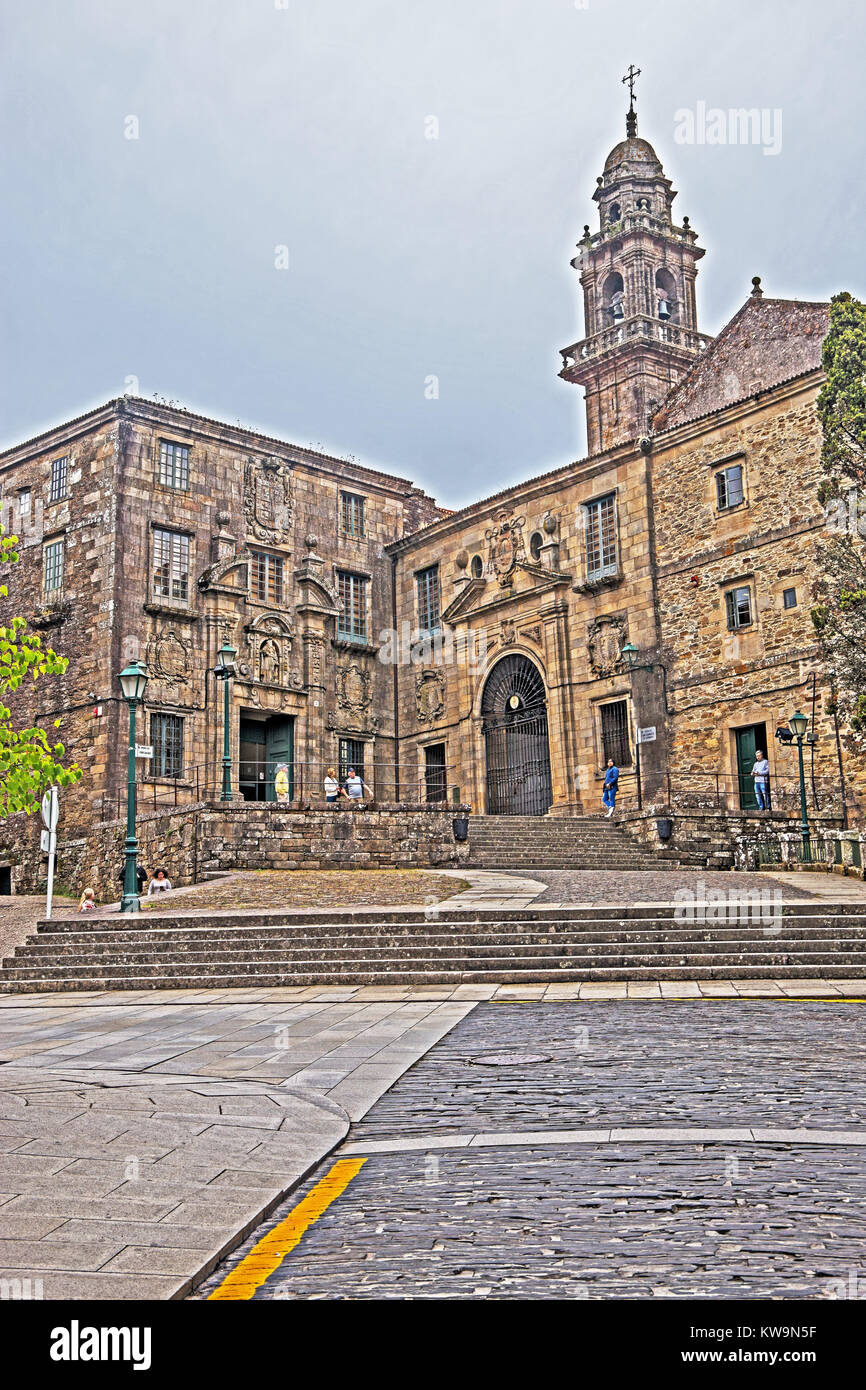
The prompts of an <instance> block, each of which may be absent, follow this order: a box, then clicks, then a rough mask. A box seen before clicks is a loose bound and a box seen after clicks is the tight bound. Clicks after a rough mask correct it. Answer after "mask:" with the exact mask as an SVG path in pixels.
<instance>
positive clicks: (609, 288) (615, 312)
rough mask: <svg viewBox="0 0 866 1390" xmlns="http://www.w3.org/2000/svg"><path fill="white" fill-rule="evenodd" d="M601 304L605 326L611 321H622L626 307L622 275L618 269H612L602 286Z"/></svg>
mask: <svg viewBox="0 0 866 1390" xmlns="http://www.w3.org/2000/svg"><path fill="white" fill-rule="evenodd" d="M601 306H602V320H603V326H604V327H606V326H608V325H609V324H611V323H622V321H623V319H624V318H625V307H624V305H623V283H622V276H621V275H620V273H619V271H618V270H612V271H611V272H610V274H609V275H608V276H607V278H606V279H605V281H604V284H603V285H602V287H601Z"/></svg>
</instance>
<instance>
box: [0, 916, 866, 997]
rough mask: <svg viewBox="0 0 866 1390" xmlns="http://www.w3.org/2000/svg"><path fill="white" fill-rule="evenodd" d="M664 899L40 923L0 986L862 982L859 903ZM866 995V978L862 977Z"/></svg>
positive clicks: (865, 958)
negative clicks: (728, 904) (686, 904)
mask: <svg viewBox="0 0 866 1390" xmlns="http://www.w3.org/2000/svg"><path fill="white" fill-rule="evenodd" d="M677 912H682V909H681V908H680V909H675V908H674V907H673V906H643V907H614V906H611V907H587V906H579V907H578V906H575V907H572V906H569V907H556V906H550V907H537V908H522V909H510V910H505V911H502V910H496V909H492V908H464V909H459V908H455V907H452V908H449V907H448V904H447V901H446V902H445V903H443V904H442V905H441V907H440V908H438V909H437V908H427V909H420V908H404V909H399V908H394V909H376V908H368V909H356V910H354V911H350V912H346V913H333V912H331V913H327V912H320V913H303V914H296V915H294V916H292V915H291V914H288V913H279V912H247V913H234V914H228V913H226V914H221V915H217V914H208V915H207V916H203V915H198V914H190V915H188V916H181V915H176V916H172V917H170V918H168V917H166V918H159V919H152V920H148V917H147V915H146V914H142V915H141V916H138V917H134V918H130V917H120V916H113V917H109V916H105V917H98V918H93V919H89V920H88V921H87V922H86V924H85V922H83V921H82V920H80V919H58V920H54V921H51V922H42V923H40V924H39V928H38V931H37V933H36V934H35V935H34V936H32V937H30V938H29V939H28V940H27V941H26V942H25V944H24V945H22V946H19V947H18V948H17V949H16V951H15V954H14V955H13V956H12V957H11V959H9V960H6V961H4V962H3V967H2V970H0V991H6V992H11V993H31V992H40V991H51V990H112V989H126V990H130V989H190V988H196V989H201V988H213V989H225V988H231V987H241V988H245V987H246V988H249V987H266V986H280V985H340V984H346V985H363V984H370V985H420V984H451V985H458V984H473V983H483V984H494V983H515V982H517V983H527V984H528V983H530V982H533V981H536V982H553V981H575V980H659V981H660V980H684V979H692V980H707V979H709V980H712V979H734V980H737V979H754V980H758V979H768V978H787V979H795V980H796V979H806V980H811V979H839V978H863V979H864V980H866V911H864V909H863V908H862V906H861V905H860V904H856V903H843V904H832V903H815V902H805V901H804V902H790V903H786V904H785V905H784V911H783V913H782V914H781V915H780V916H779V917H778V918H776V919H775V920H771V921H767V922H764V921H761V920H760V919H759V920H755V921H734V922H707V921H702V920H695V921H688V920H684V919H683V918H682V916H678V915H677ZM864 993H866V985H864Z"/></svg>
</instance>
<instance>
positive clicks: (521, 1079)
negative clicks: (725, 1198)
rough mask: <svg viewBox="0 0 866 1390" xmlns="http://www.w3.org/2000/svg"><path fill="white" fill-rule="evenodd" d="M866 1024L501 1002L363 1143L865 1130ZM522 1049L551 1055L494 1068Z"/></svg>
mask: <svg viewBox="0 0 866 1390" xmlns="http://www.w3.org/2000/svg"><path fill="white" fill-rule="evenodd" d="M864 1021H866V1007H864V1006H863V1005H860V1004H856V1003H853V1002H852V1003H845V1002H838V1003H837V1002H836V1001H833V1000H827V1001H823V1000H822V1001H820V1002H817V1003H806V1002H804V1001H801V1000H797V1001H795V1000H784V1001H778V1002H777V1001H776V1000H764V999H760V1000H758V999H748V1000H746V999H742V1000H727V999H724V1000H722V999H720V1000H696V1001H695V1002H694V1003H692V1002H691V1001H689V1000H680V1001H678V1002H677V1003H676V1004H666V1003H652V1002H647V1003H644V1002H643V1001H641V1000H632V1001H629V1002H628V1003H627V1004H626V1005H621V1004H618V1003H613V1002H606V1001H605V1002H602V1001H599V1002H597V1003H596V1002H594V1003H587V1004H583V1003H578V1004H572V1003H562V1004H539V1005H530V1004H506V1003H498V1002H497V1003H493V1004H489V1005H487V1006H485V1007H480V1008H478V1009H476V1010H475V1012H474V1013H473V1014H472V1015H471V1016H470V1017H469V1018H467V1019H465V1020H464V1021H463V1023H461V1024H460V1026H459V1027H458V1028H456V1029H455V1030H454V1032H453V1033H452V1034H451V1035H450V1036H449V1037H447V1038H444V1039H443V1041H442V1042H441V1043H439V1045H438V1046H437V1047H436V1049H435V1051H434V1052H432V1053H430V1054H429V1055H428V1056H427V1057H426V1058H424V1059H423V1060H422V1061H421V1062H419V1063H418V1065H417V1066H415V1067H413V1068H412V1070H411V1071H410V1072H409V1073H408V1074H407V1075H406V1076H404V1078H403V1080H402V1081H401V1082H400V1085H399V1086H397V1087H395V1088H394V1089H393V1090H392V1091H391V1092H390V1093H389V1094H388V1095H386V1096H383V1097H382V1099H381V1100H380V1101H379V1103H378V1104H377V1105H376V1106H375V1108H374V1109H373V1110H372V1111H371V1113H370V1114H369V1115H368V1116H367V1118H366V1120H365V1121H364V1122H363V1124H362V1125H360V1126H359V1128H358V1129H357V1130H356V1131H355V1132H354V1133H353V1136H352V1137H353V1138H364V1139H380V1138H386V1137H390V1136H392V1135H394V1134H396V1133H402V1132H404V1131H406V1132H410V1133H412V1134H413V1135H420V1134H430V1135H433V1134H449V1133H452V1134H454V1133H462V1132H465V1131H467V1130H472V1131H479V1132H484V1131H498V1130H504V1129H509V1130H517V1129H532V1130H536V1129H541V1128H543V1127H544V1126H549V1127H550V1128H552V1129H571V1128H575V1127H580V1126H586V1127H589V1128H602V1127H603V1126H608V1125H672V1126H681V1125H684V1124H696V1125H698V1124H699V1125H710V1126H714V1127H715V1126H731V1125H733V1126H736V1125H752V1124H757V1125H784V1126H785V1127H786V1128H788V1127H790V1126H793V1125H800V1124H802V1125H808V1126H810V1127H821V1128H836V1127H842V1128H849V1127H850V1126H852V1125H859V1124H864V1125H866V1086H864V1082H866V1032H864ZM808 1039H812V1040H813V1041H812V1044H811V1045H809V1043H808V1042H807V1041H806V1040H808ZM521 1054H522V1055H525V1056H527V1057H537V1058H539V1059H541V1060H538V1061H528V1062H526V1063H520V1062H519V1061H515V1062H514V1064H513V1065H506V1066H489V1065H485V1062H486V1061H488V1060H491V1059H494V1060H495V1059H496V1058H497V1057H502V1056H505V1057H508V1056H514V1057H515V1058H517V1057H519V1056H520V1055H521Z"/></svg>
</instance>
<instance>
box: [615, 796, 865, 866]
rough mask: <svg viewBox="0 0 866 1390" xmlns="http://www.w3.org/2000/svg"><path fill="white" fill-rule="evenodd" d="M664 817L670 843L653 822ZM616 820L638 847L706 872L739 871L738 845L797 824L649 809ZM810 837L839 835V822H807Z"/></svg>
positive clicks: (774, 818)
mask: <svg viewBox="0 0 866 1390" xmlns="http://www.w3.org/2000/svg"><path fill="white" fill-rule="evenodd" d="M663 817H667V818H668V819H670V820H671V821H673V833H672V835H671V838H670V839H669V840H662V839H661V838H660V836H659V833H658V827H657V825H656V822H657V821H658V820H659V819H660V818H663ZM617 820H618V821H619V823H620V824H621V825H622V826H623V828H624V829H625V830H627V831H628V833H629V834H630V835H632V836H633V838H634V839H636V840H637V841H639V843H640V844H642V845H646V846H648V847H649V848H650V849H653V850H656V851H657V850H659V849H660V848H661V847H662V846H665V847H666V848H667V849H668V850H669V852H670V854H671V856H674V857H676V858H678V859H679V861H680V863H681V864H684V865H694V866H696V867H698V866H699V867H701V868H707V869H733V868H735V867H742V865H741V864H740V862H739V860H740V859H741V857H742V856H741V844H742V841H743V839H744V838H745V837H749V836H755V835H774V836H775V835H780V834H786V833H788V832H791V831H794V832H796V831H797V824H798V823H797V822H796V821H793V820H792V819H791V817H790V816H783V815H776V814H773V813H770V814H767V815H760V816H757V815H745V814H741V815H737V814H736V813H732V812H728V811H711V810H693V811H680V810H667V809H665V808H663V807H649V808H648V809H646V810H644V811H624V812H623V813H622V814H621V815H619V814H618V815H617ZM810 825H811V827H812V831H813V833H817V832H818V831H825V830H826V831H836V832H838V826H839V822H838V821H834V820H833V821H825V820H818V819H816V818H813V819H810Z"/></svg>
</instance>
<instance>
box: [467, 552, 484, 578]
mask: <svg viewBox="0 0 866 1390" xmlns="http://www.w3.org/2000/svg"><path fill="white" fill-rule="evenodd" d="M470 569H471V571H472V578H473V579H480V578H481V576H482V575H483V573H484V561H483V560H482V558H481V556H480V555H473V556H472V562H471V564H470Z"/></svg>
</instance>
